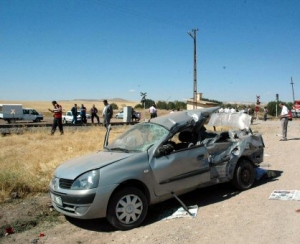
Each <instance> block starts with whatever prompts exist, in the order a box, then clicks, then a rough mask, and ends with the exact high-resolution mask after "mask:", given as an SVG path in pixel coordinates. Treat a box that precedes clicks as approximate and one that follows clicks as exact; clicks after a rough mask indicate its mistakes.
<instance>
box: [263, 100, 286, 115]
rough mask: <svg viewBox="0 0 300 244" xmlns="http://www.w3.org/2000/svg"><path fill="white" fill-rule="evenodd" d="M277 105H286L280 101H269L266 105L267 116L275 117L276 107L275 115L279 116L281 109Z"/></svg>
mask: <svg viewBox="0 0 300 244" xmlns="http://www.w3.org/2000/svg"><path fill="white" fill-rule="evenodd" d="M279 103H284V104H286V103H285V102H282V101H280V100H279V101H278V102H276V101H271V102H269V103H268V104H267V109H268V114H269V115H272V116H276V107H277V115H279V114H280V113H281V108H280V107H279Z"/></svg>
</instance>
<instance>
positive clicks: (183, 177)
mask: <svg viewBox="0 0 300 244" xmlns="http://www.w3.org/2000/svg"><path fill="white" fill-rule="evenodd" d="M150 165H151V167H152V170H153V175H154V179H155V181H156V182H155V183H156V184H154V191H155V194H156V195H157V196H161V195H164V194H169V193H171V192H174V193H180V192H182V191H185V190H186V189H189V188H194V187H196V186H198V185H199V184H201V183H205V182H208V181H210V168H209V162H208V152H207V150H206V148H205V147H204V146H203V145H198V146H193V147H191V148H186V149H181V150H178V151H174V152H172V153H170V154H168V155H164V156H153V157H152V158H150Z"/></svg>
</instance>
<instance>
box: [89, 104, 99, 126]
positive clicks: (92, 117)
mask: <svg viewBox="0 0 300 244" xmlns="http://www.w3.org/2000/svg"><path fill="white" fill-rule="evenodd" d="M97 113H98V109H97V108H96V107H95V104H93V107H92V108H91V120H92V124H94V118H95V117H96V119H97V122H98V125H99V124H100V119H99V116H98V114H97Z"/></svg>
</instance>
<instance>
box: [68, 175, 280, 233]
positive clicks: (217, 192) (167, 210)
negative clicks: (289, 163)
mask: <svg viewBox="0 0 300 244" xmlns="http://www.w3.org/2000/svg"><path fill="white" fill-rule="evenodd" d="M282 173H283V171H276V170H265V173H263V174H262V175H261V176H260V179H259V180H256V181H255V183H254V185H253V186H252V188H254V187H259V186H260V185H263V184H267V183H269V182H272V181H275V180H277V178H278V177H280V176H281V174H282ZM240 192H241V191H238V190H236V189H234V188H233V187H232V185H231V184H230V183H224V184H218V185H214V186H209V187H206V188H201V189H197V190H195V191H192V192H190V193H187V194H184V195H181V196H180V197H179V199H180V200H181V201H182V202H183V203H184V204H185V205H186V206H187V207H189V206H194V205H197V206H198V208H201V207H203V206H206V205H210V204H214V203H218V202H222V201H225V200H227V199H229V198H231V197H235V196H237V195H238V194H239V193H240ZM180 207H182V206H181V205H180V203H179V202H178V201H177V200H176V199H175V198H172V199H169V200H167V201H164V202H162V203H158V204H155V205H153V206H151V207H149V210H148V214H147V217H146V219H145V220H144V222H143V223H142V225H141V226H147V225H150V224H153V223H155V222H158V221H161V220H162V219H164V218H166V217H168V216H171V215H172V214H173V213H174V212H175V211H176V210H177V209H178V208H180ZM66 219H67V221H68V222H70V223H71V224H73V225H75V226H77V227H79V228H82V229H86V230H89V231H96V232H112V231H116V229H115V228H114V227H112V226H111V225H110V224H109V223H108V221H107V220H106V219H105V218H102V219H91V220H82V219H74V218H71V217H67V216H66Z"/></svg>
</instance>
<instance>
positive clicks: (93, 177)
mask: <svg viewBox="0 0 300 244" xmlns="http://www.w3.org/2000/svg"><path fill="white" fill-rule="evenodd" d="M98 183H99V170H92V171H89V172H87V173H85V174H83V175H81V176H79V177H78V178H77V179H76V180H75V181H74V182H73V184H72V186H71V190H87V189H92V188H96V187H98Z"/></svg>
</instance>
